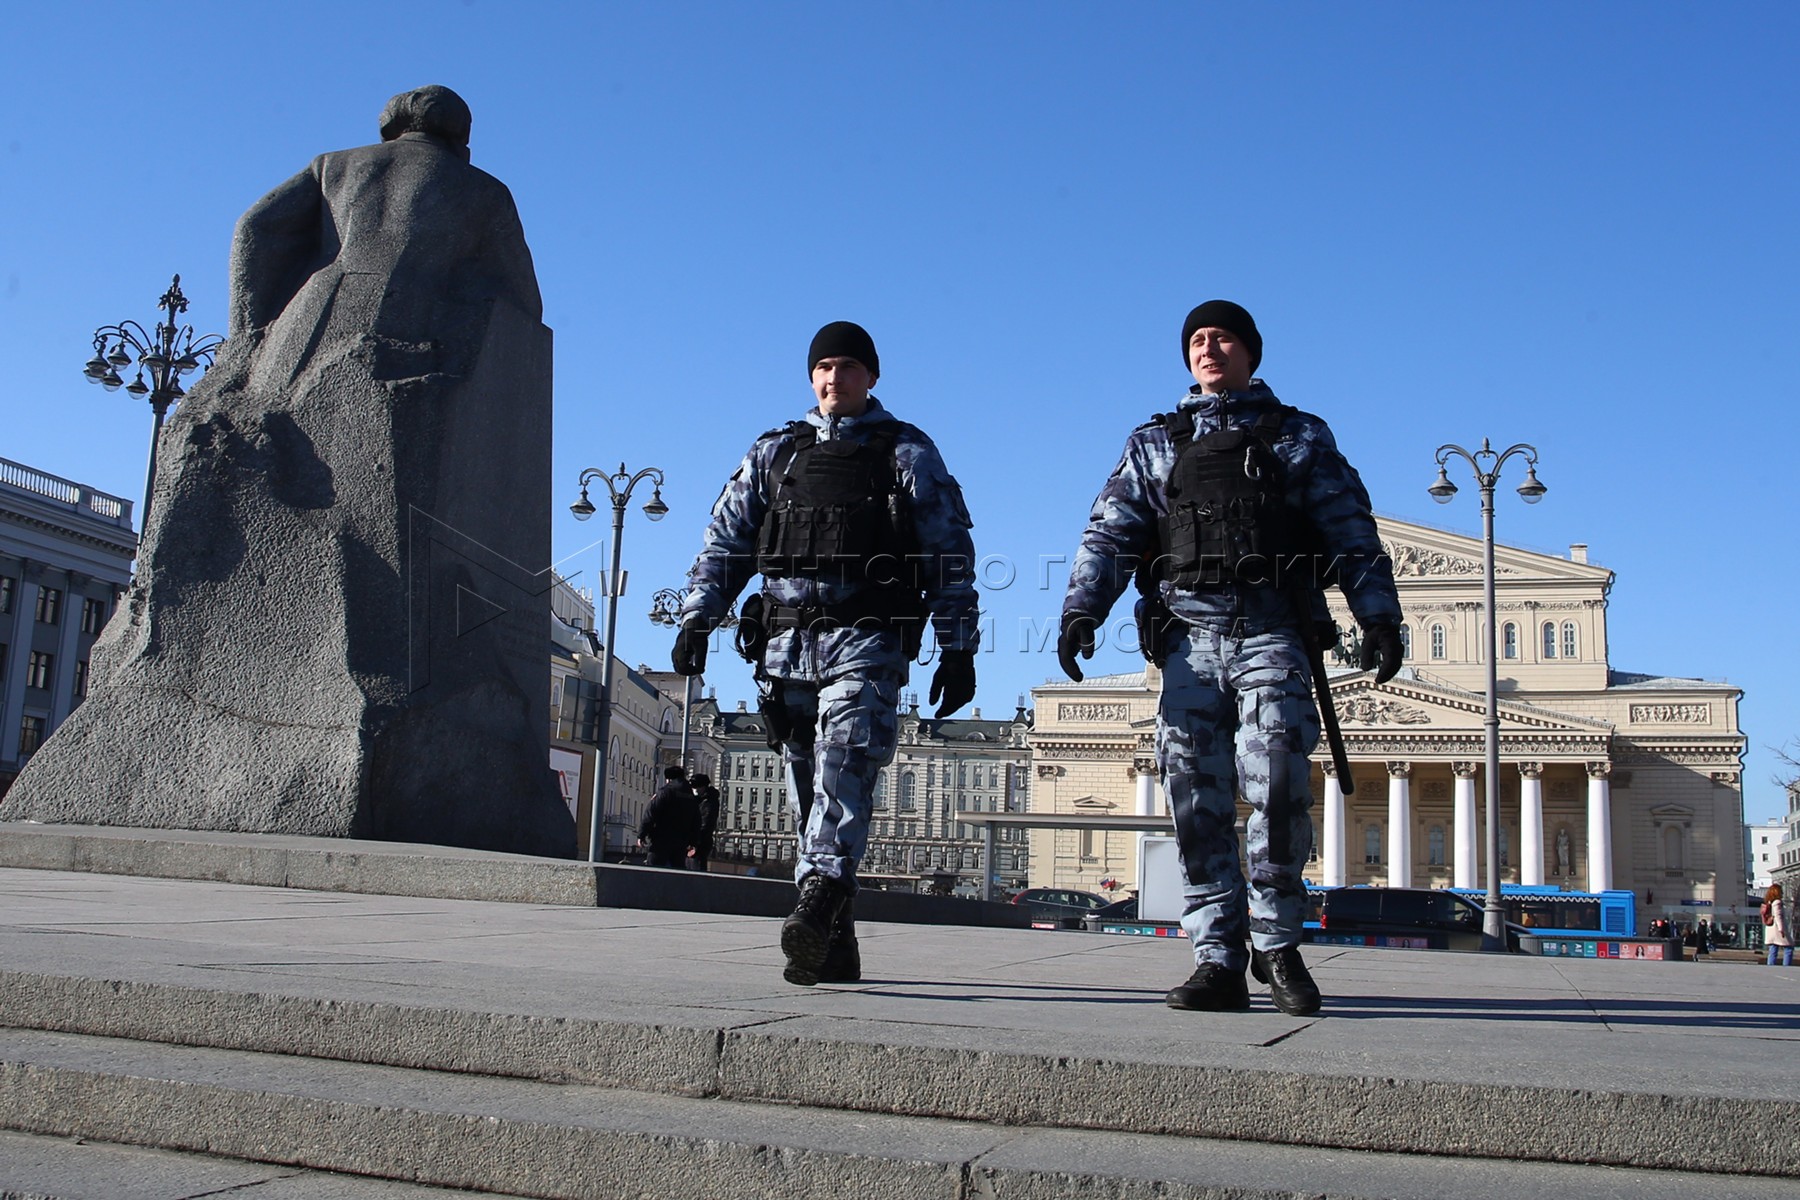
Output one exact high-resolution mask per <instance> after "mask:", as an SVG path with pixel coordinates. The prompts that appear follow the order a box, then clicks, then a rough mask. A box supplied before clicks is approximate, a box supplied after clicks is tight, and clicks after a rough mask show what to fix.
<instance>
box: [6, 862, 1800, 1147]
mask: <svg viewBox="0 0 1800 1200" xmlns="http://www.w3.org/2000/svg"><path fill="white" fill-rule="evenodd" d="M0 897H4V903H3V905H0V1025H6V1026H12V1027H14V1028H16V1029H53V1030H54V1029H61V1030H67V1031H69V1032H74V1033H82V1034H92V1035H101V1036H107V1037H144V1036H147V1034H146V1033H145V1030H148V1029H150V1028H151V1027H153V1026H154V1027H156V1028H158V1029H160V1030H162V1032H160V1033H158V1034H157V1036H158V1037H159V1039H160V1040H163V1041H174V1042H183V1041H185V1042H186V1043H188V1044H194V1045H209V1046H227V1047H231V1046H236V1047H238V1048H242V1049H247V1050H258V1051H275V1052H280V1053H296V1054H311V1055H320V1054H324V1055H327V1056H340V1057H347V1058H356V1059H358V1060H359V1061H379V1062H386V1063H390V1064H392V1065H396V1066H407V1067H411V1066H420V1067H424V1066H432V1067H440V1068H441V1067H443V1066H444V1065H445V1063H446V1062H450V1061H453V1062H454V1063H455V1064H457V1065H456V1069H459V1070H466V1071H475V1072H482V1073H488V1074H495V1075H511V1076H519V1077H527V1078H544V1079H558V1078H560V1079H567V1080H574V1081H583V1082H591V1083H596V1084H602V1085H605V1086H609V1087H635V1088H644V1089H649V1090H655V1091H658V1092H666V1093H673V1094H679V1095H688V1096H718V1097H725V1098H732V1097H737V1098H745V1097H754V1098H758V1099H762V1100H780V1101H783V1102H787V1103H798V1104H804V1105H817V1106H822V1107H826V1108H857V1109H862V1110H866V1111H872V1112H886V1113H911V1114H922V1115H926V1116H933V1117H942V1118H954V1119H960V1120H976V1121H998V1122H1002V1123H1006V1124H1020V1125H1057V1126H1062V1127H1070V1126H1073V1127H1086V1128H1098V1129H1117V1130H1124V1131H1131V1132H1134V1133H1160V1134H1176V1135H1187V1136H1204V1137H1211V1138H1220V1137H1223V1138H1257V1139H1272V1140H1276V1141H1292V1142H1296V1143H1301V1144H1306V1145H1311V1146H1320V1147H1340V1148H1344V1147H1347V1148H1353V1149H1356V1148H1360V1149H1369V1150H1402V1151H1406V1152H1409V1153H1418V1154H1441V1155H1463V1154H1473V1155H1494V1156H1499V1157H1503V1158H1509V1159H1544V1160H1561V1161H1570V1162H1619V1163H1628V1164H1632V1165H1637V1166H1660V1167H1663V1168H1666V1169H1679V1170H1688V1171H1724V1172H1731V1171H1740V1170H1746V1169H1748V1170H1759V1171H1762V1172H1765V1173H1774V1174H1786V1175H1796V1176H1800V1146H1797V1145H1796V1144H1795V1139H1794V1138H1793V1137H1792V1136H1791V1133H1790V1132H1788V1131H1791V1130H1792V1129H1793V1128H1796V1127H1800V1071H1797V1070H1796V1068H1795V1063H1796V1061H1800V1059H1797V1058H1796V1053H1795V1052H1796V1050H1800V968H1796V969H1783V968H1775V969H1769V968H1762V969H1758V970H1742V969H1736V968H1735V964H1732V965H1728V964H1722V963H1712V962H1703V963H1699V964H1695V963H1692V962H1680V963H1647V962H1625V961H1605V960H1573V959H1544V958H1530V957H1522V956H1489V955H1467V954H1454V953H1447V952H1431V951H1404V950H1375V949H1363V948H1338V947H1323V946H1320V947H1309V948H1308V951H1307V960H1308V962H1309V964H1310V965H1311V966H1312V969H1313V972H1314V974H1315V976H1316V978H1317V979H1318V982H1319V985H1320V987H1321V988H1322V989H1323V991H1324V993H1325V996H1326V998H1327V999H1326V1005H1325V1008H1324V1010H1323V1012H1321V1013H1319V1014H1317V1015H1316V1016H1313V1017H1307V1018H1293V1017H1288V1016H1285V1015H1283V1014H1281V1013H1279V1012H1277V1011H1275V1010H1274V1009H1273V1008H1272V1007H1271V1006H1270V1005H1269V1003H1268V998H1267V993H1266V990H1265V989H1263V988H1261V987H1259V986H1257V985H1255V984H1252V989H1253V990H1252V996H1253V1001H1254V1004H1255V1011H1253V1012H1250V1013H1244V1014H1201V1013H1188V1012H1177V1011H1173V1010H1170V1009H1168V1008H1167V1007H1165V1006H1164V1004H1163V1002H1162V996H1163V992H1164V991H1165V990H1166V989H1168V988H1169V987H1170V986H1172V985H1173V984H1175V983H1177V982H1180V981H1181V980H1182V979H1183V978H1185V977H1186V975H1187V973H1188V971H1189V970H1190V969H1191V963H1190V962H1189V960H1188V956H1187V947H1186V946H1185V944H1183V943H1180V942H1178V941H1174V940H1171V939H1161V938H1154V939H1153V938H1131V937H1121V936H1108V935H1100V934H1091V933H1075V932H1048V931H1037V930H1013V929H992V928H959V927H951V926H937V925H898V924H879V923H864V924H863V925H862V927H861V933H862V945H863V960H864V972H865V979H864V980H863V982H861V983H860V984H855V985H842V986H821V987H817V988H811V989H807V988H796V987H792V986H790V985H788V984H786V983H784V982H783V981H782V979H781V955H780V952H779V950H778V949H777V946H776V942H777V930H778V925H779V922H778V921H777V920H775V919H773V918H769V917H762V916H735V915H730V914H708V913H693V912H662V911H647V910H632V909H617V908H590V907H577V906H574V905H564V904H534V903H500V902H493V901H468V900H454V899H441V898H414V897H406V896H395V895H380V896H370V895H359V894H354V893H348V892H316V891H303V890H297V889H292V888H277V887H262V886H249V885H234V884H226V883H218V882H207V881H189V880H177V879H148V878H140V877H135V876H129V875H110V874H90V873H81V872H72V871H42V870H26V869H0ZM357 1014H361V1015H360V1017H358V1019H359V1020H363V1021H364V1022H365V1024H368V1025H369V1026H370V1027H371V1028H374V1027H376V1026H378V1027H379V1034H378V1035H370V1034H368V1033H367V1032H366V1031H365V1032H364V1034H361V1035H358V1036H360V1037H362V1038H363V1039H364V1041H365V1042H370V1043H379V1046H378V1049H376V1050H371V1049H370V1047H369V1045H367V1044H364V1045H360V1047H359V1048H357V1049H355V1050H354V1051H351V1050H348V1049H342V1050H340V1049H334V1048H333V1047H336V1046H338V1043H337V1042H334V1041H333V1040H332V1039H341V1038H345V1037H348V1036H349V1035H348V1034H347V1033H345V1032H344V1030H345V1028H346V1026H347V1025H348V1024H353V1023H354V1022H351V1021H350V1018H351V1017H352V1016H356V1015H357ZM328 1018H329V1019H328ZM334 1021H335V1022H336V1024H335V1025H334V1024H333V1022H334ZM170 1030H173V1032H169V1031H170ZM325 1043H331V1045H329V1046H328V1045H325ZM1771 1106H1772V1107H1771ZM1771 1114H1773V1115H1771ZM1777 1117H1779V1118H1780V1119H1779V1120H1777Z"/></svg>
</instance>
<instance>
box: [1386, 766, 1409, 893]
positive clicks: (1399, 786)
mask: <svg viewBox="0 0 1800 1200" xmlns="http://www.w3.org/2000/svg"><path fill="white" fill-rule="evenodd" d="M1387 769H1388V886H1389V887H1411V886H1412V764H1411V763H1409V762H1391V763H1389V764H1388V765H1387Z"/></svg>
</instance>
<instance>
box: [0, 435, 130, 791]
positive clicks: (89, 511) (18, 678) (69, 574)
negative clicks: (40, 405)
mask: <svg viewBox="0 0 1800 1200" xmlns="http://www.w3.org/2000/svg"><path fill="white" fill-rule="evenodd" d="M136 554H137V535H136V533H134V532H133V530H132V528H131V501H129V500H123V499H120V498H119V497H117V496H111V495H108V494H106V493H105V492H100V491H96V490H95V489H93V488H91V487H88V486H87V485H86V484H80V483H75V482H73V481H72V480H68V479H63V478H61V477H60V476H56V475H51V474H48V473H46V472H44V471H39V470H36V469H35V468H32V467H28V466H25V465H24V464H22V463H15V462H9V461H8V460H6V459H0V795H4V794H5V792H6V789H7V788H8V787H9V786H11V784H12V781H13V779H14V778H15V777H16V776H17V775H18V773H19V771H20V769H21V768H22V767H24V765H25V763H26V761H27V760H29V759H30V757H31V755H32V754H33V753H34V752H35V751H36V750H37V748H38V747H39V746H41V745H43V743H44V739H45V738H47V737H49V736H50V734H51V732H52V731H54V730H55V729H56V727H57V726H58V725H60V724H62V722H63V719H64V718H65V717H67V716H68V715H69V712H70V711H71V710H72V709H73V708H74V707H75V706H76V705H77V704H79V703H81V701H82V698H83V697H84V696H86V695H87V683H88V655H89V653H90V651H91V650H92V648H93V645H94V640H95V639H96V638H97V637H99V636H100V630H101V629H102V628H103V627H104V626H105V624H106V622H107V619H108V618H109V617H111V616H112V614H113V612H114V610H115V609H117V608H118V605H119V599H120V597H121V596H123V595H124V592H125V589H126V588H127V587H128V586H129V585H130V583H131V562H132V559H133V557H134V556H135V555H136Z"/></svg>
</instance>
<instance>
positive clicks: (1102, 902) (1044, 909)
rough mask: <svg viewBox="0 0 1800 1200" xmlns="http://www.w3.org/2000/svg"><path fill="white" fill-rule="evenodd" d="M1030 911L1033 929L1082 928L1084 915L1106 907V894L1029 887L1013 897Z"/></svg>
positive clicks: (1014, 900)
mask: <svg viewBox="0 0 1800 1200" xmlns="http://www.w3.org/2000/svg"><path fill="white" fill-rule="evenodd" d="M1013 903H1014V904H1023V905H1024V906H1025V907H1026V908H1027V909H1028V910H1030V912H1031V926H1032V928H1033V929H1082V928H1085V926H1084V924H1083V918H1085V917H1086V916H1087V915H1088V914H1089V913H1091V912H1094V911H1095V910H1097V909H1102V908H1105V907H1106V903H1107V901H1106V897H1104V896H1096V895H1094V893H1092V892H1082V891H1077V890H1076V889H1074V888H1026V889H1025V890H1024V891H1022V892H1020V893H1019V894H1018V895H1016V896H1014V897H1013Z"/></svg>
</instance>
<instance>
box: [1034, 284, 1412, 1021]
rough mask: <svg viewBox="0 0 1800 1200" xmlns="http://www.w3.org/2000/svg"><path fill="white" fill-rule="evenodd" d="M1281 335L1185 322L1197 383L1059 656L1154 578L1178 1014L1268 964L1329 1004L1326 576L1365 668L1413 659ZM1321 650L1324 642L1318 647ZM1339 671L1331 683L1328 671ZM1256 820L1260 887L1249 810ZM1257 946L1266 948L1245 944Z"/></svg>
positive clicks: (1378, 552) (1235, 994) (1077, 586)
mask: <svg viewBox="0 0 1800 1200" xmlns="http://www.w3.org/2000/svg"><path fill="white" fill-rule="evenodd" d="M1262 347H1263V342H1262V335H1261V333H1260V332H1259V331H1258V330H1257V328H1256V322H1255V321H1254V320H1252V319H1251V317H1250V314H1249V313H1248V312H1246V311H1245V310H1244V309H1243V308H1241V307H1240V306H1238V305H1237V304H1234V303H1232V302H1230V301H1228V300H1209V301H1207V302H1206V303H1205V304H1202V305H1200V306H1199V307H1197V308H1195V309H1194V310H1193V311H1192V312H1190V313H1189V314H1188V317H1187V320H1186V322H1185V323H1184V324H1183V326H1182V330H1181V353H1182V362H1183V363H1184V365H1185V366H1186V367H1187V368H1188V370H1189V371H1191V372H1192V373H1193V377H1194V381H1195V382H1194V385H1193V386H1192V387H1190V388H1189V389H1188V391H1187V394H1186V395H1184V396H1183V397H1182V398H1181V400H1180V402H1179V404H1178V405H1177V406H1176V410H1175V411H1174V412H1172V413H1166V414H1163V415H1161V416H1158V417H1156V418H1155V419H1154V420H1152V421H1150V422H1148V423H1147V424H1144V425H1140V426H1138V428H1137V429H1135V430H1134V431H1133V432H1132V434H1131V436H1130V437H1129V438H1128V439H1126V442H1125V453H1124V456H1123V457H1122V458H1121V459H1120V460H1119V465H1118V466H1117V467H1116V468H1115V469H1114V471H1113V474H1112V477H1111V478H1110V479H1108V480H1107V481H1106V485H1105V486H1104V487H1103V488H1101V490H1100V495H1099V497H1098V498H1097V499H1096V500H1095V501H1094V506H1093V510H1092V513H1091V515H1090V516H1089V518H1088V524H1087V528H1086V530H1085V531H1084V532H1083V533H1082V536H1081V549H1080V551H1079V552H1078V553H1077V554H1076V556H1075V561H1074V564H1073V566H1072V569H1071V572H1070V577H1069V586H1068V591H1067V593H1066V594H1065V596H1064V599H1063V613H1062V628H1061V634H1060V636H1059V638H1058V640H1057V657H1058V660H1059V661H1060V662H1061V665H1062V668H1063V670H1064V672H1065V673H1067V675H1068V676H1069V678H1070V679H1074V680H1080V679H1081V667H1080V665H1079V663H1078V662H1077V661H1076V660H1077V656H1078V655H1079V656H1080V657H1083V658H1090V657H1092V656H1093V653H1094V645H1095V638H1094V631H1095V629H1096V628H1097V627H1098V626H1099V625H1100V624H1101V623H1102V622H1103V621H1104V620H1105V619H1106V616H1107V613H1108V612H1110V611H1111V609H1112V606H1113V603H1114V602H1115V601H1116V600H1117V599H1118V598H1119V596H1120V595H1121V594H1122V593H1123V592H1124V590H1125V587H1126V585H1127V584H1128V583H1130V582H1132V580H1133V577H1134V575H1135V576H1136V581H1137V584H1138V587H1139V590H1140V591H1141V592H1142V593H1143V599H1142V600H1141V601H1140V602H1139V612H1138V616H1139V629H1140V633H1141V635H1142V644H1143V648H1144V652H1145V655H1146V657H1148V658H1150V659H1151V661H1153V662H1155V663H1157V664H1158V665H1160V666H1161V667H1162V668H1163V691H1162V699H1161V703H1160V705H1159V707H1158V710H1157V724H1156V741H1157V765H1158V767H1159V768H1160V770H1161V772H1162V777H1163V781H1164V786H1165V788H1166V789H1167V792H1168V796H1169V803H1170V807H1171V809H1172V811H1173V816H1174V821H1175V831H1176V843H1177V846H1178V848H1179V851H1180V857H1181V865H1182V872H1183V875H1184V877H1185V886H1184V888H1183V892H1184V896H1185V900H1186V903H1185V906H1184V912H1183V915H1182V919H1181V925H1182V929H1183V930H1184V931H1185V932H1186V933H1187V935H1188V936H1189V938H1191V939H1192V941H1193V944H1194V962H1195V970H1194V973H1193V975H1192V976H1191V977H1190V978H1189V979H1188V980H1187V982H1186V983H1183V984H1181V985H1179V986H1177V987H1175V988H1173V989H1172V990H1171V991H1170V992H1169V994H1168V997H1167V1000H1168V1004H1169V1006H1170V1007H1171V1008H1181V1009H1200V1010H1206V1011H1215V1012H1217V1011H1239V1010H1243V1009H1247V1008H1249V1007H1250V994H1249V988H1248V987H1247V986H1246V984H1245V982H1244V969H1245V966H1246V965H1248V966H1249V968H1250V970H1251V972H1252V973H1253V974H1254V975H1255V976H1256V978H1257V979H1258V980H1259V981H1261V982H1263V983H1266V984H1268V985H1269V990H1270V995H1271V998H1272V999H1273V1000H1274V1003H1275V1005H1276V1007H1278V1008H1280V1009H1281V1010H1282V1011H1283V1012H1287V1013H1292V1014H1295V1015H1301V1014H1305V1013H1310V1012H1315V1011H1317V1009H1318V1007H1319V1003H1320V998H1319V989H1318V987H1317V986H1316V985H1315V984H1314V983H1313V980H1312V977H1311V975H1310V974H1309V973H1308V972H1307V969H1306V965H1305V963H1304V962H1303V961H1302V960H1301V957H1300V951H1299V949H1298V947H1299V943H1300V937H1301V932H1302V928H1303V924H1304V921H1305V901H1306V894H1305V884H1304V882H1303V880H1302V877H1301V871H1302V869H1303V867H1304V865H1305V863H1306V861H1307V859H1308V858H1309V857H1310V855H1311V852H1312V841H1313V827H1312V816H1311V812H1310V810H1311V808H1312V802H1313V801H1312V793H1311V787H1310V784H1311V765H1310V763H1309V761H1308V757H1307V756H1308V755H1309V754H1310V753H1311V752H1312V750H1313V748H1314V747H1315V746H1316V745H1317V744H1318V740H1319V728H1320V726H1319V715H1318V710H1317V709H1316V708H1315V706H1314V703H1313V699H1312V696H1311V695H1310V694H1309V688H1310V687H1311V686H1312V684H1313V679H1314V674H1315V672H1317V673H1318V674H1320V675H1322V673H1323V670H1322V665H1320V666H1314V665H1313V664H1315V663H1319V653H1318V651H1319V649H1320V646H1321V643H1324V644H1331V643H1334V642H1335V641H1336V637H1337V634H1336V631H1335V629H1332V630H1330V631H1329V632H1326V633H1325V634H1324V635H1323V637H1320V636H1319V630H1320V629H1323V628H1327V627H1329V618H1328V616H1327V610H1326V608H1325V604H1324V597H1323V594H1322V592H1321V590H1320V589H1321V588H1322V587H1323V586H1324V585H1325V584H1327V583H1331V582H1335V583H1336V584H1337V585H1338V586H1339V587H1340V588H1341V589H1342V591H1343V594H1344V597H1345V599H1346V600H1347V601H1348V602H1349V605H1350V610H1351V612H1352V613H1353V614H1355V617H1356V620H1357V623H1358V624H1359V625H1360V626H1361V627H1362V630H1363V635H1364V636H1363V639H1362V647H1363V648H1362V658H1361V665H1362V667H1363V669H1364V670H1368V669H1370V668H1375V681H1376V683H1378V684H1379V683H1384V682H1386V681H1387V680H1388V679H1390V678H1392V677H1393V675H1394V673H1395V672H1396V671H1398V670H1399V669H1400V659H1401V643H1400V634H1399V623H1400V601H1399V598H1398V596H1397V594H1396V593H1395V590H1394V578H1393V569H1392V564H1391V563H1390V562H1389V561H1388V559H1387V556H1386V555H1385V553H1384V552H1383V551H1382V547H1381V541H1380V539H1379V537H1378V536H1377V534H1376V529H1375V521H1374V518H1373V516H1372V515H1371V514H1370V511H1369V495H1368V492H1367V491H1366V490H1364V488H1363V485H1362V480H1361V479H1360V478H1359V477H1358V476H1357V474H1356V471H1355V470H1354V469H1352V468H1351V466H1350V464H1349V463H1347V462H1346V461H1345V460H1344V457H1343V455H1342V454H1340V453H1339V452H1338V449H1337V443H1336V442H1335V440H1334V439H1333V438H1332V435H1331V430H1330V429H1329V428H1328V427H1327V426H1326V424H1325V422H1324V421H1322V420H1320V419H1319V418H1318V417H1315V416H1312V415H1311V414H1308V413H1303V412H1300V411H1299V410H1298V409H1294V408H1289V407H1288V406H1286V405H1284V404H1282V403H1281V401H1279V400H1277V399H1276V398H1275V395H1274V393H1273V392H1271V391H1270V390H1269V388H1268V386H1267V385H1266V384H1264V383H1263V382H1262V381H1261V380H1260V379H1256V378H1254V377H1253V376H1254V373H1255V371H1256V368H1257V366H1258V364H1260V362H1261V361H1262ZM1309 647H1310V650H1311V653H1309ZM1320 682H1321V683H1323V680H1322V679H1321V680H1320ZM1240 793H1241V794H1242V795H1243V797H1244V800H1245V801H1246V802H1247V803H1248V804H1249V806H1250V810H1251V812H1250V817H1249V820H1248V821H1247V823H1246V825H1245V841H1246V843H1247V845H1246V847H1245V850H1246V852H1247V857H1248V860H1249V868H1250V869H1249V876H1248V881H1247V882H1246V878H1245V873H1244V868H1243V865H1242V863H1241V862H1240V860H1239V855H1238V844H1237V833H1236V829H1235V822H1236V816H1237V796H1238V795H1239V794H1240ZM1246 940H1248V941H1249V943H1250V948H1249V952H1248V954H1247V955H1246V952H1245V942H1246Z"/></svg>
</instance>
